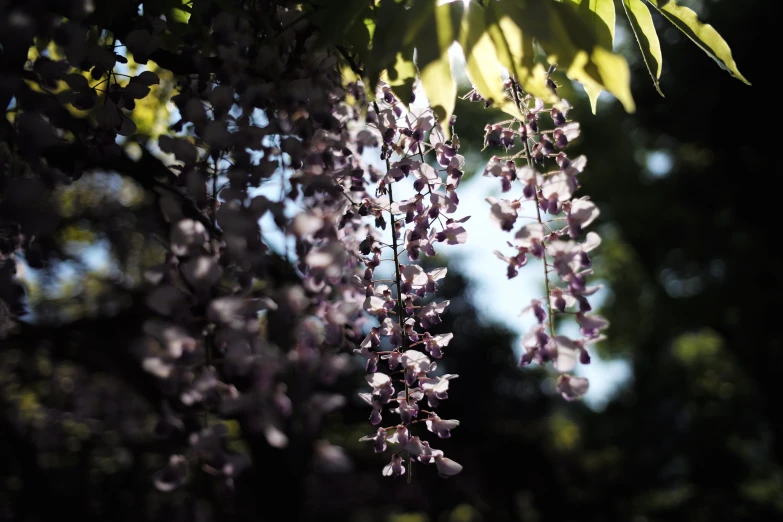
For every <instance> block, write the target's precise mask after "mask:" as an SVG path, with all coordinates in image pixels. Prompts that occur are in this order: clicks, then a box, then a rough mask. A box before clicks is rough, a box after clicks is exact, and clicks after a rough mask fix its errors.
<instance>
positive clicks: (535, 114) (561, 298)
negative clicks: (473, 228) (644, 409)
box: [484, 79, 609, 400]
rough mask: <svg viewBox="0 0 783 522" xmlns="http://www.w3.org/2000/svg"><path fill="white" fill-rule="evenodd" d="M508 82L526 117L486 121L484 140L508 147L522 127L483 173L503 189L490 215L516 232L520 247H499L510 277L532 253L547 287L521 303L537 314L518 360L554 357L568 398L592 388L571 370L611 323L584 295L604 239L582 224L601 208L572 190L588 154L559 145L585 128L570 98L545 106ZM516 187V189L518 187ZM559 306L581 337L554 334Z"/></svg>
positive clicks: (594, 288) (492, 201)
mask: <svg viewBox="0 0 783 522" xmlns="http://www.w3.org/2000/svg"><path fill="white" fill-rule="evenodd" d="M506 88H507V89H508V93H507V94H508V97H509V99H511V100H512V101H514V102H515V103H516V105H517V108H518V109H519V111H520V113H521V114H522V115H523V119H521V120H518V119H512V120H508V121H506V122H502V123H499V124H493V125H487V126H486V128H485V139H484V143H485V147H495V148H503V149H505V150H506V151H508V150H509V149H511V148H512V147H513V146H514V140H513V137H514V136H517V135H518V136H519V139H520V141H521V145H522V147H521V150H519V151H518V152H516V153H515V154H513V155H512V156H507V157H499V156H493V157H492V159H491V160H490V161H489V163H488V164H487V166H486V168H485V169H484V176H488V177H494V178H499V179H500V185H501V190H502V192H503V193H504V197H503V198H502V199H498V198H494V197H490V198H487V202H488V203H489V204H490V216H491V217H492V220H493V221H494V222H495V223H496V224H497V225H498V226H499V227H500V228H501V229H502V230H504V231H506V232H511V233H513V234H514V242H513V243H511V242H509V243H508V245H509V246H510V247H513V248H515V249H516V251H515V252H514V253H512V254H510V255H507V254H504V253H502V252H499V251H496V252H495V254H496V255H497V257H498V258H500V259H501V260H502V261H503V262H505V263H506V264H507V271H506V272H507V276H508V278H509V279H512V278H514V277H516V276H517V274H518V273H519V272H518V269H519V268H520V267H522V266H524V265H526V264H527V262H528V259H529V257H528V256H529V255H532V256H533V257H534V258H537V259H540V260H541V261H542V264H543V267H544V283H545V285H544V286H545V288H546V292H547V295H545V296H542V297H541V298H540V299H536V300H534V301H533V302H532V303H531V304H530V306H528V307H527V308H525V309H524V310H523V314H526V313H530V314H532V315H533V317H534V318H535V324H534V325H533V326H532V327H531V328H530V330H529V331H528V333H527V334H526V335H525V336H524V337H523V339H522V348H523V350H524V354H523V355H522V358H521V360H520V365H522V366H524V365H527V364H530V363H531V362H533V361H536V362H538V363H539V364H545V363H547V362H551V363H552V364H553V366H554V368H555V370H557V371H558V372H559V373H560V374H561V375H560V378H559V379H558V381H557V390H558V391H559V392H560V393H561V394H562V396H563V397H564V398H565V399H567V400H574V399H577V398H579V397H581V396H582V395H584V394H585V393H586V392H587V389H588V387H589V382H588V381H587V379H585V378H582V377H575V376H573V375H570V372H572V371H573V370H574V369H575V368H576V365H577V363H579V364H589V362H590V355H589V353H588V349H587V346H588V345H590V344H593V343H596V342H598V341H600V340H602V339H603V338H604V337H603V336H602V335H601V333H600V332H601V331H602V330H604V329H605V328H607V327H608V326H609V323H608V322H607V321H606V319H604V318H603V317H601V316H599V315H595V314H591V313H589V312H591V310H592V307H591V306H590V303H589V302H588V299H587V298H588V297H589V296H591V295H593V294H594V293H595V292H596V291H598V290H599V289H600V286H592V287H591V286H587V284H586V277H587V276H588V275H590V274H591V273H592V270H591V268H590V266H591V261H590V254H589V253H590V252H591V251H593V250H594V249H595V248H596V247H597V246H598V245H600V243H601V239H600V237H599V236H598V234H596V233H595V232H589V233H587V234H586V235H585V234H584V230H585V228H587V227H588V226H589V225H590V224H592V223H593V221H595V219H596V218H597V217H598V215H599V211H598V208H597V207H596V205H595V203H593V202H592V201H590V199H589V198H588V197H587V196H582V197H578V198H575V197H574V196H575V194H576V192H577V191H578V190H579V189H580V184H579V176H580V174H581V173H582V172H583V171H584V170H585V167H586V165H587V158H585V157H584V156H578V157H576V158H570V157H569V156H568V155H567V154H566V153H565V152H564V151H563V150H562V149H565V148H566V147H568V145H569V144H570V143H571V142H572V141H573V140H575V139H576V138H577V137H578V136H579V132H580V128H579V123H577V122H573V121H569V120H568V119H567V116H568V111H569V109H570V105H569V104H568V102H567V101H566V100H561V101H560V102H558V103H557V104H555V105H554V106H552V107H549V108H547V107H546V106H545V104H544V102H543V101H542V100H540V99H534V98H532V97H531V96H530V95H527V94H525V93H524V92H522V90H521V88H520V86H519V85H518V84H517V82H515V81H514V80H513V79H510V80H509V81H507V82H506ZM547 112H548V113H549V116H550V117H551V125H549V124H548V123H549V122H548V121H547V118H542V115H544V114H546V113H547ZM514 182H518V183H516V184H515V183H514ZM514 187H518V190H516V191H514V190H513V189H514ZM532 204H534V205H535V206H534V207H532V208H531V212H533V213H535V217H534V218H531V220H530V221H528V222H527V223H523V224H522V225H521V226H517V223H518V221H519V216H520V215H521V214H522V213H523V212H524V210H525V209H527V208H528V207H530V206H531V205H532ZM515 228H516V231H514V230H515ZM555 314H561V315H564V316H567V315H571V316H573V317H574V318H575V319H576V322H577V323H578V325H579V332H580V333H581V335H582V337H581V338H579V339H571V338H569V337H567V336H564V335H557V334H556V332H555V323H554V315H555Z"/></svg>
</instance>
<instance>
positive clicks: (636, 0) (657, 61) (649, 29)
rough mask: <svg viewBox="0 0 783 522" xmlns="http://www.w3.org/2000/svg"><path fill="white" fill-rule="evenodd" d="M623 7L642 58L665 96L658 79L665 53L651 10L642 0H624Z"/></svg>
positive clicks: (657, 88)
mask: <svg viewBox="0 0 783 522" xmlns="http://www.w3.org/2000/svg"><path fill="white" fill-rule="evenodd" d="M623 8H624V9H625V15H626V16H627V17H628V22H630V24H631V29H632V30H633V34H634V36H636V42H637V43H638V44H639V49H640V50H641V51H642V58H644V63H645V65H647V70H648V71H649V72H650V76H652V79H653V84H654V85H655V89H656V90H657V91H658V94H660V95H661V96H663V92H661V88H660V86H659V84H658V80H660V78H661V69H662V68H663V55H662V54H661V44H660V42H659V41H658V33H656V32H655V26H654V25H653V21H652V16H651V15H650V10H649V9H648V8H647V6H646V5H644V2H642V0H623Z"/></svg>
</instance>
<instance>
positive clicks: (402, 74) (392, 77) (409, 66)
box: [381, 49, 416, 107]
mask: <svg viewBox="0 0 783 522" xmlns="http://www.w3.org/2000/svg"><path fill="white" fill-rule="evenodd" d="M381 78H382V79H384V80H385V81H386V83H388V84H389V86H390V87H391V88H392V91H394V94H395V95H397V98H398V99H399V100H400V101H401V102H402V103H403V104H404V105H405V106H406V107H407V105H408V103H409V102H410V99H411V94H412V93H413V83H414V82H415V81H416V66H415V65H414V64H413V49H406V50H405V51H402V52H399V53H397V57H396V60H395V63H394V65H393V66H392V67H389V68H388V69H387V70H386V72H385V73H384V74H383V75H382V76H381Z"/></svg>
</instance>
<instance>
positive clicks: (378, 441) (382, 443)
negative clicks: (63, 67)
mask: <svg viewBox="0 0 783 522" xmlns="http://www.w3.org/2000/svg"><path fill="white" fill-rule="evenodd" d="M370 440H371V441H373V442H374V444H373V451H375V453H383V452H384V451H386V428H378V431H377V432H376V433H375V435H365V436H364V437H362V438H361V439H359V442H364V441H370Z"/></svg>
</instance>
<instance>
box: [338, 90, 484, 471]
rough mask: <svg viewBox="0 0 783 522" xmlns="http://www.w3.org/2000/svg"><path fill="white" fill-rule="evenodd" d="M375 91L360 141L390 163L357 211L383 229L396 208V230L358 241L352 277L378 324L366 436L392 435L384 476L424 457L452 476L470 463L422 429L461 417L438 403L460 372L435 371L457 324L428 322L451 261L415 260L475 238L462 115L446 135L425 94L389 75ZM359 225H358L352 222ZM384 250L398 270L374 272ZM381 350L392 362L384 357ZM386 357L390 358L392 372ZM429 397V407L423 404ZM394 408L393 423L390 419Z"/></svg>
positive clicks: (366, 349)
mask: <svg viewBox="0 0 783 522" xmlns="http://www.w3.org/2000/svg"><path fill="white" fill-rule="evenodd" d="M377 98H378V100H379V101H378V102H377V103H374V104H373V105H372V108H371V110H370V112H369V115H368V118H367V120H368V125H367V127H366V128H365V129H363V130H362V131H360V132H359V136H360V137H361V139H360V140H359V141H360V142H361V141H362V140H363V143H364V145H368V146H369V145H379V146H380V148H381V154H380V156H381V159H382V160H383V161H384V162H385V167H386V172H385V174H384V175H382V176H378V179H377V182H376V186H375V194H374V198H370V197H365V198H364V199H363V200H362V203H361V205H360V206H359V214H362V213H363V214H364V215H373V216H375V224H376V225H378V226H379V227H380V228H382V229H384V228H385V227H386V221H385V218H384V217H383V216H384V215H386V216H388V218H389V223H390V225H391V230H390V232H391V234H390V236H391V239H390V241H386V242H384V240H383V237H381V235H380V234H379V233H378V231H377V229H370V231H368V233H367V235H366V237H365V238H363V239H361V241H360V242H359V253H360V256H359V259H360V261H361V263H362V264H363V266H364V271H363V273H361V274H360V275H359V274H357V275H355V276H354V282H355V284H356V285H357V286H358V287H360V288H361V289H362V291H363V293H364V296H365V298H364V301H363V303H362V308H363V309H364V311H365V312H366V313H367V314H368V315H370V316H372V317H374V318H375V319H376V320H377V326H373V327H372V328H371V329H370V331H369V333H368V334H367V336H366V337H365V338H364V339H363V340H362V341H361V343H359V346H358V347H357V348H356V349H355V350H354V351H355V352H356V353H357V354H360V355H361V356H363V357H364V358H365V359H366V370H367V372H368V375H367V382H368V384H369V385H370V386H371V391H370V392H366V393H360V394H359V396H360V397H361V398H362V399H363V400H364V401H365V402H367V404H368V405H369V406H370V407H371V414H370V422H371V423H372V424H373V425H374V426H379V427H378V428H377V431H376V432H375V433H374V434H372V435H368V436H365V437H363V438H362V439H361V440H362V441H370V442H372V443H373V448H374V450H375V452H377V453H380V452H384V451H386V449H387V448H388V446H389V444H391V445H393V447H394V453H393V455H392V457H391V461H390V463H389V464H388V465H387V466H386V467H384V469H383V474H384V475H386V476H393V475H403V474H404V473H405V471H406V467H407V469H408V470H409V472H410V469H411V465H412V463H413V462H419V463H422V464H431V463H434V464H435V466H436V468H437V470H438V473H439V474H440V475H441V476H444V477H447V476H450V475H455V474H457V473H459V472H460V471H461V470H462V466H461V465H460V464H458V463H457V462H455V461H453V460H451V459H449V458H446V457H445V456H444V454H443V451H441V450H438V449H435V448H433V447H431V446H430V443H429V442H428V441H427V440H424V439H423V436H424V433H425V432H424V430H422V431H421V433H420V434H414V427H415V426H416V425H417V424H419V425H421V424H423V425H424V426H426V428H427V431H429V432H431V433H433V434H435V435H436V436H437V437H438V438H447V437H450V436H451V430H453V429H454V428H456V427H457V426H459V421H458V420H451V419H442V418H441V417H439V416H438V414H437V413H436V412H435V411H434V410H435V408H436V407H437V406H438V403H439V402H440V401H442V400H445V399H446V398H447V397H448V390H449V383H450V381H451V380H452V379H455V378H457V375H453V374H441V375H436V374H435V372H436V370H437V369H438V366H437V362H436V361H437V359H440V358H442V357H443V352H444V350H446V349H447V347H448V344H449V342H450V341H451V340H452V338H453V334H450V333H448V334H439V335H432V334H431V333H430V332H428V331H427V330H428V329H429V328H431V327H432V326H434V325H436V324H438V323H440V322H441V318H440V315H441V314H442V313H443V312H444V311H445V309H446V307H447V306H448V305H449V302H448V301H442V302H436V301H435V300H433V299H432V298H433V297H434V294H435V292H436V290H437V285H438V281H439V280H441V279H443V277H445V276H446V271H447V269H446V268H435V269H433V270H430V271H429V272H427V271H425V270H424V269H423V268H422V267H421V266H419V265H418V264H416V262H417V261H418V260H419V259H420V257H421V256H422V255H424V256H435V255H436V250H435V248H436V246H437V245H438V244H439V243H445V244H449V245H457V244H462V243H464V242H465V241H466V239H467V231H466V230H465V227H464V226H463V225H464V223H465V222H466V221H467V220H468V218H469V216H467V217H462V218H456V217H455V213H456V211H457V208H458V205H459V198H458V196H457V188H458V187H459V184H460V180H461V178H462V174H463V168H464V164H465V159H464V157H463V156H462V155H460V154H458V151H459V139H458V137H457V136H456V135H453V130H454V128H453V127H454V123H455V121H456V118H452V119H451V121H449V122H447V124H448V125H449V129H450V130H451V133H452V135H453V137H452V138H451V139H449V140H447V139H446V135H445V133H444V131H443V127H442V126H441V125H442V124H441V122H438V121H437V120H436V118H435V117H434V115H433V111H432V110H431V109H430V107H429V106H426V105H422V104H421V97H419V101H418V102H417V103H416V104H414V103H411V104H410V108H409V109H408V108H406V107H405V106H404V105H403V104H402V103H401V102H400V101H399V100H398V99H397V98H396V96H395V94H394V93H393V92H392V91H391V90H390V89H389V87H388V86H387V85H385V84H381V85H380V86H379V89H378V96H377ZM428 156H429V157H432V156H434V161H433V165H434V166H433V165H431V164H430V163H428V162H427V158H428ZM405 181H408V182H409V183H408V186H405V187H402V186H400V188H399V191H398V194H399V193H400V192H402V191H403V190H407V191H408V192H412V193H413V195H412V196H410V197H408V198H407V199H399V198H398V199H396V200H395V198H394V192H395V190H396V188H397V187H398V186H399V185H401V184H402V183H403V182H405ZM411 188H412V190H411ZM352 190H353V189H352ZM358 230H359V228H358V227H354V232H357V231H358ZM384 256H386V259H387V260H389V261H391V263H392V267H393V274H392V276H391V279H382V278H378V277H376V270H377V269H378V268H379V266H380V265H381V263H382V261H383V260H384ZM404 258H407V262H406V263H403V262H402V260H403V259H404ZM381 360H382V361H384V362H385V363H386V364H382V365H381V364H379V362H380V361H381ZM379 366H388V373H385V372H383V371H381V370H380V369H379ZM425 399H426V407H427V409H425V408H424V407H421V406H420V405H419V403H420V402H423V401H425ZM387 412H388V413H389V414H391V415H392V417H391V418H392V419H393V420H392V422H391V423H389V422H388V421H387V422H385V423H384V418H385V417H386V418H388V417H387ZM381 424H387V425H385V426H380V425H381ZM406 461H407V462H406ZM409 476H410V475H409Z"/></svg>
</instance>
